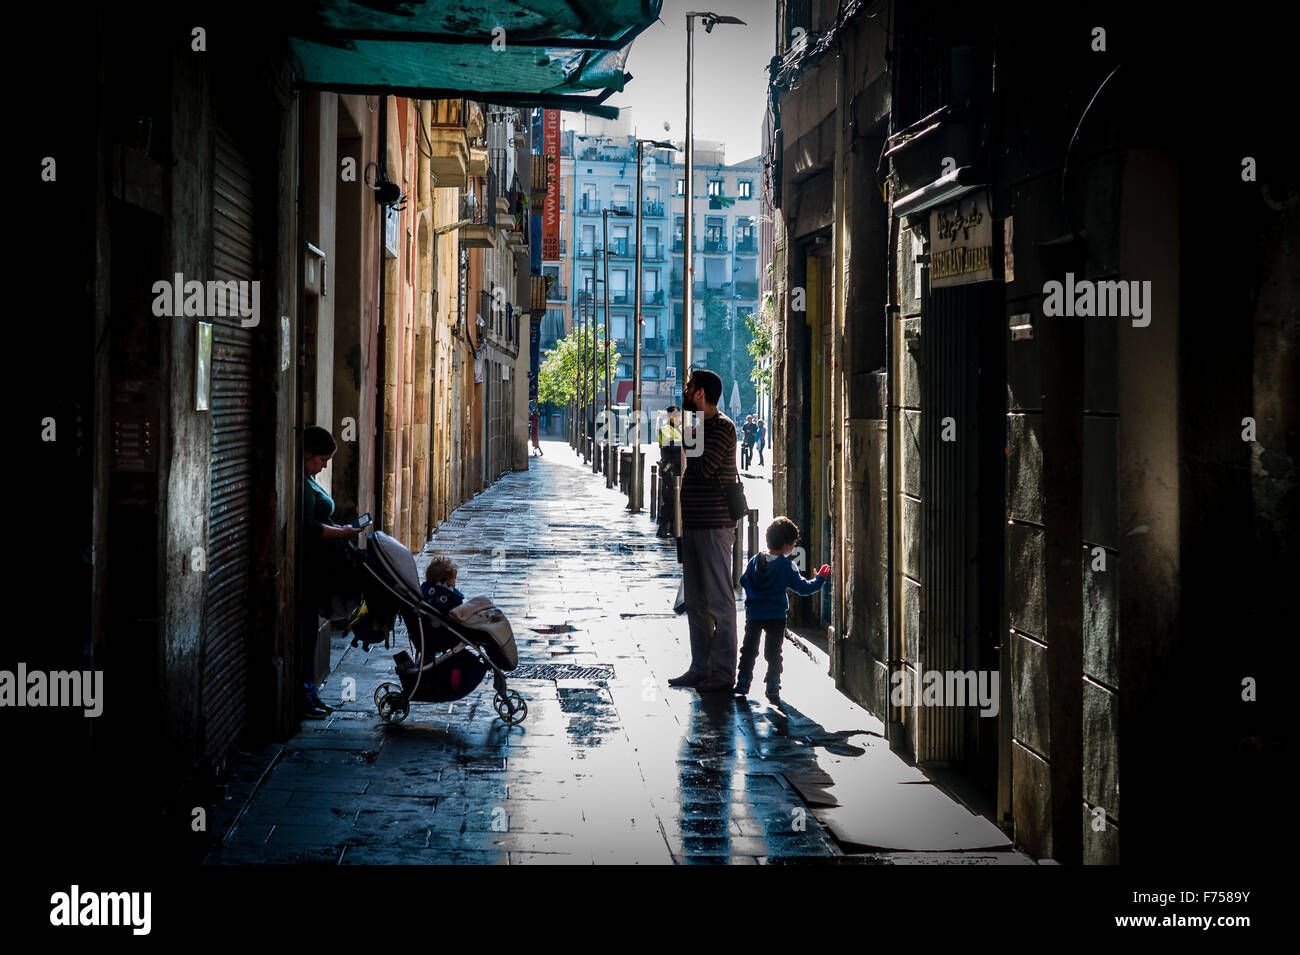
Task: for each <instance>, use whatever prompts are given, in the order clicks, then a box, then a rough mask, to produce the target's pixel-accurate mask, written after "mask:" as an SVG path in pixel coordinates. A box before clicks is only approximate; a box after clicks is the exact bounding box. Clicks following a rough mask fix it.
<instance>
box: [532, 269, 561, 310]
mask: <svg viewBox="0 0 1300 955" xmlns="http://www.w3.org/2000/svg"><path fill="white" fill-rule="evenodd" d="M546 284H547V283H546V276H544V275H531V276H529V302H528V307H529V308H530V309H531V310H532V311H534V312H541V311H545V310H546V303H547V302H548V301H549V300H550V296H549V294H548V293H547V291H546ZM550 284H552V285H555V284H556V283H555V282H551V283H550Z"/></svg>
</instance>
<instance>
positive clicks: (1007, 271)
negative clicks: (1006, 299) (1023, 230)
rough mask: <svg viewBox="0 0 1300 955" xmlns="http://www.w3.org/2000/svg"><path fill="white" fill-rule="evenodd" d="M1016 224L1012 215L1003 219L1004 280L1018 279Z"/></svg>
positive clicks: (1012, 280)
mask: <svg viewBox="0 0 1300 955" xmlns="http://www.w3.org/2000/svg"><path fill="white" fill-rule="evenodd" d="M1015 229H1016V224H1015V222H1014V221H1013V219H1012V217H1011V216H1007V217H1006V218H1005V219H1003V220H1002V281H1004V282H1014V281H1015V280H1016V247H1015V243H1014V242H1013V241H1012V240H1013V239H1014V238H1015Z"/></svg>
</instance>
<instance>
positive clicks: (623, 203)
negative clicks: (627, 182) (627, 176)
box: [614, 186, 632, 210]
mask: <svg viewBox="0 0 1300 955" xmlns="http://www.w3.org/2000/svg"><path fill="white" fill-rule="evenodd" d="M631 205H632V187H631V186H615V187H614V208H615V209H624V210H626V209H628V208H629V207H631Z"/></svg>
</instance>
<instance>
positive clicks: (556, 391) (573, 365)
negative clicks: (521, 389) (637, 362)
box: [537, 325, 622, 405]
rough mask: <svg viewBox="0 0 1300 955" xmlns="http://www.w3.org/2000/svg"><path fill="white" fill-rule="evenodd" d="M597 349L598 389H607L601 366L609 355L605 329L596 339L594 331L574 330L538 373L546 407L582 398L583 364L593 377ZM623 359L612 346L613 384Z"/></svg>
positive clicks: (549, 351) (549, 352) (539, 391)
mask: <svg viewBox="0 0 1300 955" xmlns="http://www.w3.org/2000/svg"><path fill="white" fill-rule="evenodd" d="M593 349H594V352H595V355H596V360H597V362H598V365H597V375H598V387H601V388H603V387H604V385H605V369H604V367H603V366H601V365H600V364H599V361H600V356H602V355H603V354H604V352H605V326H604V325H597V326H596V330H595V334H594V336H593V334H592V331H591V329H590V328H587V327H585V326H584V327H583V328H582V329H581V330H579V329H574V330H573V331H571V332H569V334H568V335H566V336H564V337H563V338H561V339H560V340H559V341H557V342H556V343H555V346H554V347H553V348H549V349H547V351H546V354H545V356H544V358H543V360H542V363H541V367H539V368H538V370H537V400H538V401H539V402H540V403H542V404H550V405H566V404H570V403H572V402H573V401H576V400H577V397H578V369H579V363H581V367H582V368H583V369H585V370H586V374H587V378H588V379H590V377H591V362H592V354H593ZM621 357H622V355H621V354H620V353H619V352H618V351H617V350H616V349H615V347H614V342H613V341H611V342H610V355H609V369H610V381H611V382H612V381H613V380H614V378H615V369H617V367H618V362H619V359H620V358H621Z"/></svg>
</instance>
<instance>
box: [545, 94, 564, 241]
mask: <svg viewBox="0 0 1300 955" xmlns="http://www.w3.org/2000/svg"><path fill="white" fill-rule="evenodd" d="M542 161H543V162H544V163H546V201H545V203H544V204H543V206H542V258H543V259H544V260H546V261H548V262H549V261H554V260H556V259H558V258H559V257H560V111H559V110H558V109H548V110H543V111H542Z"/></svg>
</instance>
